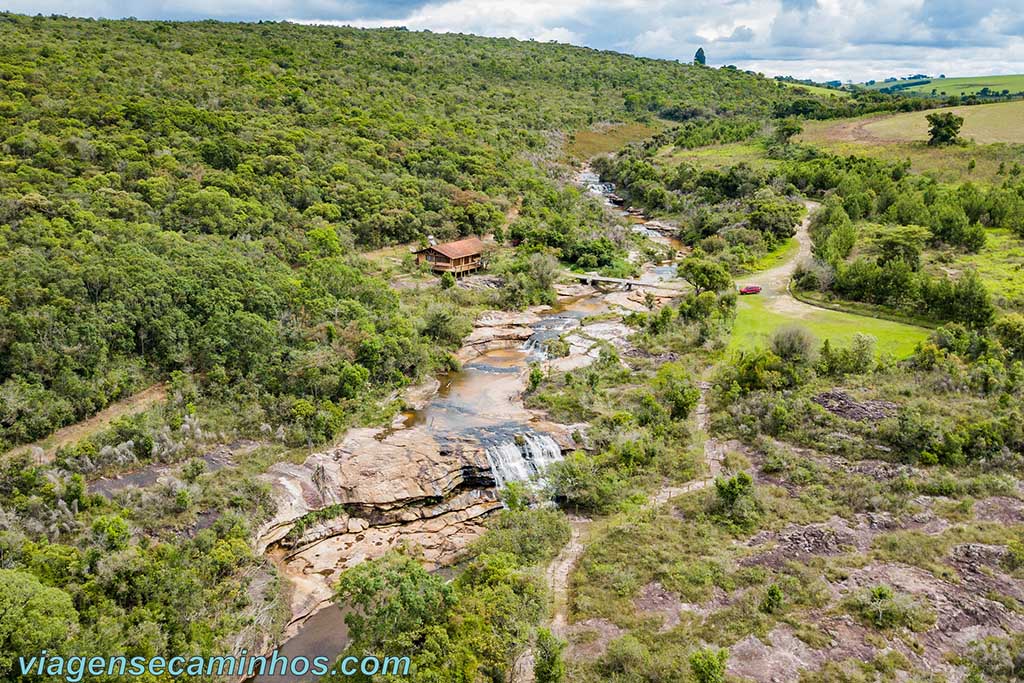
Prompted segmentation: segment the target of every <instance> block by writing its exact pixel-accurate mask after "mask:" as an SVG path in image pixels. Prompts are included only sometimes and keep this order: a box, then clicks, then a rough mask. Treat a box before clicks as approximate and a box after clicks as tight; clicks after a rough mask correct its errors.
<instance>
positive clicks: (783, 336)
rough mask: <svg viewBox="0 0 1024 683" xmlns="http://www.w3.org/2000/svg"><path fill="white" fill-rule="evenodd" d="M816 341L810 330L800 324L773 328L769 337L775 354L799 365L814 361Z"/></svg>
mask: <svg viewBox="0 0 1024 683" xmlns="http://www.w3.org/2000/svg"><path fill="white" fill-rule="evenodd" d="M817 343H818V341H817V339H815V338H814V335H813V334H811V332H810V330H808V329H807V328H806V327H803V326H801V325H785V326H783V327H780V328H779V329H777V330H775V332H773V333H772V337H771V349H772V351H773V352H774V353H775V355H776V356H778V357H779V358H781V359H782V360H785V361H788V362H790V363H796V364H799V365H803V364H809V363H813V362H814V359H815V356H816V353H815V347H816V346H817Z"/></svg>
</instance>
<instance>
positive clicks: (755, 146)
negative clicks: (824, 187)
mask: <svg viewBox="0 0 1024 683" xmlns="http://www.w3.org/2000/svg"><path fill="white" fill-rule="evenodd" d="M655 159H656V161H657V162H658V163H659V164H663V165H666V166H678V165H679V164H682V163H684V162H686V163H690V164H693V165H695V166H699V167H701V168H726V167H729V166H735V165H736V164H741V163H745V164H749V165H750V166H752V167H754V168H765V167H770V166H774V165H777V164H778V162H777V161H775V160H774V159H769V158H768V156H767V153H766V151H765V147H764V143H762V142H761V141H759V140H748V141H744V142H730V143H727V144H724V145H710V146H708V147H697V148H695V149H684V148H681V147H676V146H674V145H667V146H665V147H663V148H662V149H660V150H658V153H657V155H656V157H655Z"/></svg>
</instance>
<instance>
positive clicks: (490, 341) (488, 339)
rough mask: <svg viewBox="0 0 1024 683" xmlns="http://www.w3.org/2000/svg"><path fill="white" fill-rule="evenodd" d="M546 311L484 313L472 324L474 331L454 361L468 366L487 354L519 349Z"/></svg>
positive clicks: (533, 309) (539, 309)
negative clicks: (517, 347)
mask: <svg viewBox="0 0 1024 683" xmlns="http://www.w3.org/2000/svg"><path fill="white" fill-rule="evenodd" d="M546 308H547V307H535V308H531V309H527V310H525V311H485V312H484V313H482V314H481V315H480V317H479V318H477V319H476V322H474V323H473V331H472V332H470V334H469V336H468V337H466V339H465V340H464V341H463V343H462V348H460V349H459V351H458V353H456V354H455V357H456V358H458V359H459V361H461V362H463V363H465V362H466V361H469V360H472V359H474V358H476V357H477V356H481V355H483V354H485V353H487V352H488V351H494V350H496V349H507V348H512V347H516V346H519V345H520V344H522V343H523V342H525V341H526V340H527V339H529V338H530V337H531V336H533V328H532V327H530V326H531V325H535V324H537V323H539V322H540V316H539V315H537V313H538V311H542V310H545V309H546Z"/></svg>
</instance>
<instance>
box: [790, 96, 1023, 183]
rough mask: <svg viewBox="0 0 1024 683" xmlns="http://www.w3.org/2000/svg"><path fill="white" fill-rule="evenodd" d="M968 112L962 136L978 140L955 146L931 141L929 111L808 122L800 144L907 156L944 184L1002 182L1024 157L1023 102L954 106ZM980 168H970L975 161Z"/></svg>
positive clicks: (864, 153) (855, 152) (915, 167)
mask: <svg viewBox="0 0 1024 683" xmlns="http://www.w3.org/2000/svg"><path fill="white" fill-rule="evenodd" d="M938 111H953V112H956V113H957V114H958V115H960V116H963V117H964V119H965V121H964V126H963V131H962V135H963V137H964V138H967V139H971V140H973V141H974V142H973V143H968V144H965V145H954V146H950V147H931V146H929V145H928V144H927V139H928V124H927V121H926V119H925V117H926V116H927V112H911V113H906V114H895V115H885V116H877V115H876V116H865V117H860V118H855V119H842V120H834V121H808V122H806V123H805V124H804V131H803V133H802V134H801V135H800V137H799V140H800V141H801V142H806V143H810V144H813V145H817V146H819V147H821V148H823V149H825V150H826V151H829V152H832V153H834V154H839V155H843V156H846V155H859V156H869V157H875V158H880V159H888V160H899V159H907V160H909V161H910V163H911V168H912V170H913V171H914V172H915V173H926V174H929V175H933V176H935V177H936V178H937V179H938V180H941V181H944V182H962V181H966V180H974V181H993V180H998V179H999V176H998V172H999V168H1000V165H1002V166H1003V167H1004V169H1008V168H1010V167H1012V165H1013V164H1014V163H1019V162H1021V160H1022V159H1024V147H1021V144H1022V143H1024V126H1022V125H1021V122H1022V121H1024V102H1003V103H999V104H986V105H978V106H974V107H951V108H949V109H948V110H938ZM972 161H973V162H975V168H974V169H971V168H970V164H971V162H972Z"/></svg>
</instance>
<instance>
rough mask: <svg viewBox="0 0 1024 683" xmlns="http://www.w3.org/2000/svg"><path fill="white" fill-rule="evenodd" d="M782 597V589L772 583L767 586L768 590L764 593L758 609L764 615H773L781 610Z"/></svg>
mask: <svg viewBox="0 0 1024 683" xmlns="http://www.w3.org/2000/svg"><path fill="white" fill-rule="evenodd" d="M783 601H784V596H783V594H782V588H781V587H780V586H779V584H777V583H773V584H772V585H770V586H768V590H767V591H765V594H764V599H763V600H761V606H760V609H761V611H762V612H764V613H766V614H775V613H776V612H778V611H779V610H781V609H782V603H783Z"/></svg>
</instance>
